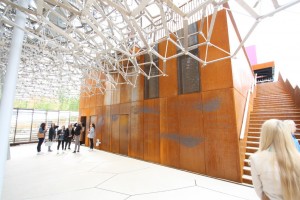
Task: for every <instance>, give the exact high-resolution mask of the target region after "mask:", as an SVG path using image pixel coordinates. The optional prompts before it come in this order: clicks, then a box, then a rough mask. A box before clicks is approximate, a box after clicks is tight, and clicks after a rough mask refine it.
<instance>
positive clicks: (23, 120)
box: [9, 108, 78, 144]
mask: <svg viewBox="0 0 300 200" xmlns="http://www.w3.org/2000/svg"><path fill="white" fill-rule="evenodd" d="M77 120H78V112H74V111H46V110H34V109H19V108H16V109H14V110H13V116H12V119H11V129H10V133H9V142H10V144H22V143H30V142H37V141H38V139H37V132H38V129H39V127H40V125H41V123H43V122H45V123H46V126H47V128H50V126H51V123H55V124H56V125H58V126H60V127H61V126H65V127H66V128H67V127H68V124H69V123H75V122H77Z"/></svg>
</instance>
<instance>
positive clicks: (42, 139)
mask: <svg viewBox="0 0 300 200" xmlns="http://www.w3.org/2000/svg"><path fill="white" fill-rule="evenodd" d="M44 139H45V138H39V142H38V145H37V148H36V149H37V152H40V151H41V146H42V144H43V142H44Z"/></svg>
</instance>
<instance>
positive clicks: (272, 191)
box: [250, 119, 300, 200]
mask: <svg viewBox="0 0 300 200" xmlns="http://www.w3.org/2000/svg"><path fill="white" fill-rule="evenodd" d="M250 161H251V175H252V182H253V185H254V189H255V191H256V193H257V195H258V196H259V197H260V198H261V199H271V200H272V199H282V200H283V199H284V200H296V199H300V154H299V153H298V151H297V149H296V147H295V145H294V143H293V140H292V138H291V134H290V131H289V128H288V126H287V125H286V124H285V123H284V122H282V121H280V120H277V119H270V120H267V121H265V122H264V123H263V125H262V128H261V138H260V144H259V150H258V151H257V152H256V153H255V154H253V155H252V156H251V157H250Z"/></svg>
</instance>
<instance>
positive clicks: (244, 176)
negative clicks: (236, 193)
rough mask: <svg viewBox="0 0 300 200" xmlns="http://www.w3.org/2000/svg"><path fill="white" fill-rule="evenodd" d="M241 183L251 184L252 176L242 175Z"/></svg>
mask: <svg viewBox="0 0 300 200" xmlns="http://www.w3.org/2000/svg"><path fill="white" fill-rule="evenodd" d="M242 179H243V183H247V184H251V185H252V177H251V176H249V175H243V176H242Z"/></svg>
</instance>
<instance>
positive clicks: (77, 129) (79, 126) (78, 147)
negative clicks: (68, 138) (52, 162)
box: [73, 123, 81, 153]
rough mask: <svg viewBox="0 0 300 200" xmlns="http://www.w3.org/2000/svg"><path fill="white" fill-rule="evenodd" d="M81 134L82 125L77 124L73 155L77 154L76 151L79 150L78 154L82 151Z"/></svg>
mask: <svg viewBox="0 0 300 200" xmlns="http://www.w3.org/2000/svg"><path fill="white" fill-rule="evenodd" d="M80 133H81V124H80V123H77V126H76V128H75V133H74V138H75V149H74V151H73V153H76V149H77V152H79V150H80Z"/></svg>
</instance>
